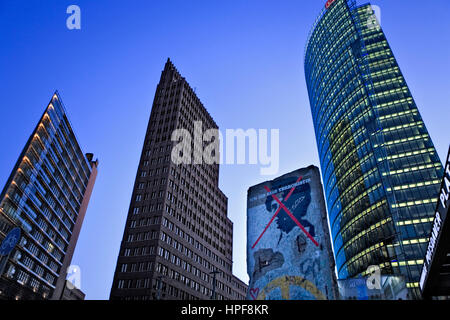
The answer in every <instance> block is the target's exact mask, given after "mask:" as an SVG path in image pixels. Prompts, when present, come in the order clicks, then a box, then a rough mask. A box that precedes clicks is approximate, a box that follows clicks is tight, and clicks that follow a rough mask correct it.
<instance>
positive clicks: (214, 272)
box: [209, 269, 220, 300]
mask: <svg viewBox="0 0 450 320" xmlns="http://www.w3.org/2000/svg"><path fill="white" fill-rule="evenodd" d="M218 273H220V271H218V270H217V269H216V270H214V271H211V272H210V273H209V274H212V275H213V288H212V294H211V300H215V299H216V274H218Z"/></svg>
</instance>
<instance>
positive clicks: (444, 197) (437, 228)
mask: <svg viewBox="0 0 450 320" xmlns="http://www.w3.org/2000/svg"><path fill="white" fill-rule="evenodd" d="M449 195H450V148H449V153H448V155H447V161H446V163H445V171H444V178H443V180H442V184H441V189H440V192H439V196H438V204H437V208H436V214H435V216H434V221H433V227H432V228H431V235H430V241H429V243H428V248H427V252H426V256H425V260H424V264H423V268H422V274H421V276H420V289H421V290H423V288H424V285H425V281H426V280H427V277H428V273H429V271H430V266H431V263H432V261H433V258H434V255H435V253H436V248H437V246H438V242H439V238H440V236H441V233H442V226H443V224H444V222H445V218H446V217H447V212H448V207H449V206H450V197H449Z"/></svg>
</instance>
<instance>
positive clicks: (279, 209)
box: [252, 176, 319, 249]
mask: <svg viewBox="0 0 450 320" xmlns="http://www.w3.org/2000/svg"><path fill="white" fill-rule="evenodd" d="M302 179H303V177H302V176H300V177H299V178H298V179H297V181H296V182H295V183H298V182H300V181H301V180H302ZM295 188H296V187H295V186H294V187H292V188H291V190H290V191H289V193H288V194H287V195H286V197H285V198H284V202H286V201H287V200H288V199H289V197H290V196H291V195H292V193H293V192H294V190H295ZM264 189H266V191H267V192H270V189H269V188H268V187H267V186H264ZM272 198H273V199H274V200H275V201H276V202H278V204H279V207H278V209H277V211H276V212H275V214H274V215H273V217H272V219H270V221H269V223H268V224H267V226H266V227H265V228H264V230H263V232H262V233H261V235H260V236H259V237H258V239H257V240H256V242H255V243H254V244H253V246H252V249H254V248H255V246H256V245H257V244H258V242H259V240H260V239H261V238H262V236H263V234H264V233H265V232H266V231H267V229H268V228H269V226H270V225H271V224H272V222H273V220H275V217H276V216H277V215H278V213H280V211H281V209H283V210H284V211H285V212H286V213H287V214H288V216H289V217H290V218H291V219H292V220H293V221H294V222H295V224H296V225H297V226H299V228H300V229H301V230H302V231H303V232H304V233H305V234H306V236H307V237H308V238H309V239H311V241H312V242H313V243H314V244H315V245H316V246H317V247H318V246H319V243H317V241H316V240H315V239H314V238H313V236H312V235H311V234H310V233H309V232H308V231H306V229H305V228H304V227H303V226H302V224H301V223H300V222H299V221H298V220H297V218H296V217H295V216H294V215H293V214H292V212H291V211H289V209H288V208H287V207H286V206H285V205H284V204H283V203H282V202H281V201H280V199H278V197H277V196H276V195H274V194H272Z"/></svg>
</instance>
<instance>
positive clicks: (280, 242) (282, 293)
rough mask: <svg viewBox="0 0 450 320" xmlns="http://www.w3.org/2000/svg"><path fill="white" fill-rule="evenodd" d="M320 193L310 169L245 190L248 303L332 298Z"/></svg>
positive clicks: (332, 279)
mask: <svg viewBox="0 0 450 320" xmlns="http://www.w3.org/2000/svg"><path fill="white" fill-rule="evenodd" d="M322 190H323V189H322V184H321V180H320V174H319V169H318V168H317V167H315V166H310V167H308V168H304V169H299V170H296V171H294V172H291V173H288V174H285V175H283V176H281V177H279V178H277V179H275V180H272V181H267V182H264V183H261V184H259V185H256V186H253V187H251V188H250V189H249V190H248V198H247V272H248V275H249V277H250V285H249V290H248V297H247V298H248V299H251V300H256V299H258V300H260V299H269V300H280V299H286V300H287V299H289V300H315V299H318V300H325V299H329V300H332V299H337V284H336V278H335V274H334V259H333V253H332V249H331V243H330V236H329V231H328V222H327V214H326V208H325V201H324V197H323V191H322Z"/></svg>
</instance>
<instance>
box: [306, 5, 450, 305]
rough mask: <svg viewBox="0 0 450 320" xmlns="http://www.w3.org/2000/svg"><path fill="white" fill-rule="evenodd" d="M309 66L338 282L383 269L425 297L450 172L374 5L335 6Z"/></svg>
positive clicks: (320, 29) (312, 46)
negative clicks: (429, 249)
mask: <svg viewBox="0 0 450 320" xmlns="http://www.w3.org/2000/svg"><path fill="white" fill-rule="evenodd" d="M304 62H305V75H306V82H307V87H308V94H309V99H310V105H311V111H312V117H313V122H314V129H315V133H316V140H317V148H318V151H319V157H320V164H321V169H322V175H323V181H324V185H325V195H326V199H327V205H328V214H329V219H330V225H331V226H330V227H331V234H332V239H333V246H334V252H335V257H336V265H337V272H338V277H339V278H340V279H346V278H350V277H356V276H358V275H362V276H364V275H366V274H367V272H366V271H367V268H368V267H369V266H370V265H375V266H379V267H380V268H381V272H382V273H385V274H394V275H395V274H398V275H403V276H405V279H406V282H407V287H408V288H409V289H410V298H415V297H418V295H419V290H418V287H419V278H420V272H421V268H422V264H423V257H424V254H425V251H426V246H427V243H428V238H429V236H430V231H431V222H432V221H433V216H434V207H435V203H436V200H437V193H438V189H439V184H440V177H441V176H442V172H443V168H442V164H441V162H440V160H439V157H438V155H437V153H436V150H435V148H434V146H433V143H432V141H431V138H430V136H429V134H428V132H427V129H426V127H425V124H424V122H423V120H422V117H421V116H420V114H419V111H418V109H417V106H416V104H415V102H414V99H413V97H412V95H411V92H410V91H409V89H408V86H407V84H406V81H405V79H404V77H403V75H402V73H401V71H400V68H399V66H398V64H397V61H396V59H395V57H394V55H393V53H392V50H391V48H390V46H389V44H388V42H387V40H386V36H385V34H384V33H383V30H382V29H381V27H380V25H379V23H378V21H377V19H376V17H375V16H374V11H373V10H372V7H371V5H370V4H365V5H361V6H357V5H356V3H355V1H354V0H348V1H347V0H334V1H333V0H330V1H328V2H327V3H326V5H325V7H324V8H323V10H322V12H321V13H320V15H319V17H318V18H317V19H316V22H315V24H314V26H313V29H312V31H311V33H310V35H309V38H308V42H307V45H306V52H305V61H304Z"/></svg>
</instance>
